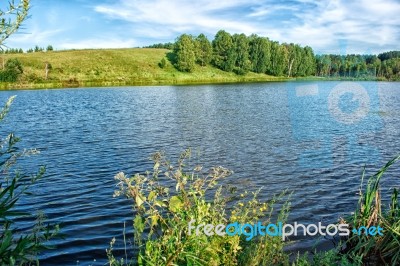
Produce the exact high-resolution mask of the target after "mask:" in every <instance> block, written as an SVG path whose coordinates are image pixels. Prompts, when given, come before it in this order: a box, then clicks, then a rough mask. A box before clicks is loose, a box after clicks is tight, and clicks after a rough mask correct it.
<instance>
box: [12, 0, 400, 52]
mask: <svg viewBox="0 0 400 266" xmlns="http://www.w3.org/2000/svg"><path fill="white" fill-rule="evenodd" d="M17 1H18V0H17ZM31 6H32V7H31V10H30V15H31V16H30V18H29V19H28V20H27V21H26V22H25V23H24V27H23V29H22V30H20V32H19V33H18V34H15V35H13V36H11V37H10V38H9V39H8V40H7V41H6V43H5V44H6V45H7V46H8V47H10V48H23V49H25V50H26V49H28V48H32V47H34V46H35V45H39V46H40V47H46V46H47V45H49V44H50V45H52V46H53V47H54V48H55V49H57V50H63V49H81V48H130V47H142V46H145V45H150V44H154V43H160V42H162V43H163V42H173V41H174V40H175V39H176V37H177V36H179V35H180V34H183V33H188V34H193V35H198V34H200V33H204V34H206V35H207V36H208V37H209V39H212V38H213V37H214V36H215V34H216V33H217V31H218V30H220V29H224V30H226V31H228V32H230V33H232V34H233V33H245V34H247V35H250V34H253V33H254V34H258V35H261V36H266V37H268V38H269V39H271V40H274V41H279V42H287V43H298V44H300V45H302V46H306V45H308V46H311V47H312V48H313V49H314V51H315V52H316V53H318V54H321V53H334V54H350V53H361V54H377V53H381V52H385V51H391V50H400V15H399V14H400V0H373V1H371V0H355V1H351V0H347V1H345V0H319V1H314V0H290V1H281V0H263V1H262V0H196V1H190V0H112V1H111V0H96V1H93V0H92V1H89V0H31Z"/></svg>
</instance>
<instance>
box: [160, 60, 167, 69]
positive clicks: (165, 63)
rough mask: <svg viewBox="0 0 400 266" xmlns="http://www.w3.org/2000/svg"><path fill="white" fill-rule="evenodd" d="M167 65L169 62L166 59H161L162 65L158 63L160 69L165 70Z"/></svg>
mask: <svg viewBox="0 0 400 266" xmlns="http://www.w3.org/2000/svg"><path fill="white" fill-rule="evenodd" d="M166 65H167V60H165V58H163V59H161V61H160V63H158V66H159V67H160V68H164V67H165V66H166Z"/></svg>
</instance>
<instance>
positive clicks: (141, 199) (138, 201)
mask: <svg viewBox="0 0 400 266" xmlns="http://www.w3.org/2000/svg"><path fill="white" fill-rule="evenodd" d="M145 200H146V198H145V197H143V196H142V195H141V194H137V195H136V197H135V201H136V205H137V206H138V207H140V206H142V204H143V202H144V201H145Z"/></svg>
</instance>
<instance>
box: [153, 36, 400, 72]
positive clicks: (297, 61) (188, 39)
mask: <svg viewBox="0 0 400 266" xmlns="http://www.w3.org/2000/svg"><path fill="white" fill-rule="evenodd" d="M146 48H165V49H171V50H172V51H173V59H172V61H173V62H172V63H173V64H174V66H175V67H176V68H177V69H178V70H179V71H183V72H193V71H194V70H195V66H196V64H197V65H200V66H206V65H212V66H214V67H217V68H219V69H221V70H223V71H227V72H234V73H236V74H239V75H242V74H246V73H247V72H249V71H252V72H255V73H265V74H268V75H273V76H286V77H306V76H321V77H343V78H370V79H371V78H382V79H400V51H391V52H386V53H382V54H379V55H359V54H352V55H334V54H323V55H315V53H314V51H313V49H312V48H311V47H309V46H305V47H302V46H300V45H299V44H294V43H289V44H288V43H279V42H277V41H273V40H270V39H269V38H267V37H262V36H258V35H255V34H252V35H250V36H246V35H245V34H233V35H232V34H230V33H228V32H226V31H224V30H220V31H218V32H217V34H216V35H215V37H214V39H213V40H211V41H210V40H208V38H207V37H206V36H205V35H204V34H200V35H198V36H192V35H189V34H182V35H181V36H179V37H178V38H177V39H176V41H175V43H173V44H172V43H166V44H162V43H159V44H154V45H151V46H147V47H146ZM164 60H165V59H164ZM159 65H160V67H163V66H165V61H164V62H160V64H159Z"/></svg>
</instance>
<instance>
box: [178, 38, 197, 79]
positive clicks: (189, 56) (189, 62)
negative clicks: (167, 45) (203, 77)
mask: <svg viewBox="0 0 400 266" xmlns="http://www.w3.org/2000/svg"><path fill="white" fill-rule="evenodd" d="M174 53H175V56H176V63H175V67H176V68H177V69H178V70H179V71H183V72H192V71H193V70H194V67H195V62H196V55H195V45H194V41H193V38H192V36H190V35H187V34H182V35H181V36H180V37H179V38H178V40H177V41H176V42H175V46H174Z"/></svg>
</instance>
